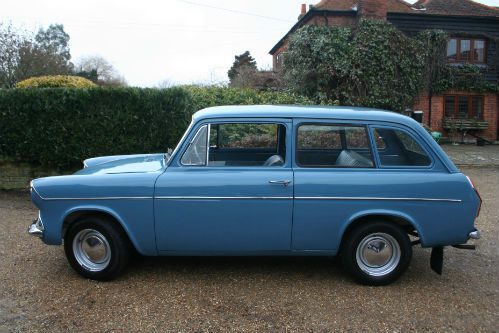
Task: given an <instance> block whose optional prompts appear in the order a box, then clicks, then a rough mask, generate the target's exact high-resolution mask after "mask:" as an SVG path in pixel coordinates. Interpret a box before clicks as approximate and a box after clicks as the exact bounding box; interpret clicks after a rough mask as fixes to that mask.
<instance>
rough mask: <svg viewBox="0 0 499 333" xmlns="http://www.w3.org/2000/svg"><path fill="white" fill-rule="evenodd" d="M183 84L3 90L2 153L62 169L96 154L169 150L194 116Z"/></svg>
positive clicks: (0, 101) (0, 112) (0, 98)
mask: <svg viewBox="0 0 499 333" xmlns="http://www.w3.org/2000/svg"><path fill="white" fill-rule="evenodd" d="M189 100H190V97H189V94H188V93H187V92H186V91H185V90H183V89H180V88H172V89H167V90H155V89H134V88H88V89H65V88H54V89H37V88H26V89H10V90H2V91H0V156H5V157H10V158H13V159H15V160H20V161H26V162H30V163H34V164H41V165H46V166H51V167H56V168H60V169H67V168H74V167H76V166H78V165H81V161H82V160H83V159H85V158H88V157H92V156H102V155H115V154H132V153H150V152H165V151H166V148H167V147H174V146H175V144H176V143H177V140H178V139H179V137H181V135H182V133H183V131H184V130H185V127H186V124H188V122H189V120H190V110H189V109H188V106H189Z"/></svg>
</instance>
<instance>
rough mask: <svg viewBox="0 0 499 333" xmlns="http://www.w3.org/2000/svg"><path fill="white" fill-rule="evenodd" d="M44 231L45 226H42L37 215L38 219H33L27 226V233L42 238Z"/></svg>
mask: <svg viewBox="0 0 499 333" xmlns="http://www.w3.org/2000/svg"><path fill="white" fill-rule="evenodd" d="M44 231H45V228H44V226H43V222H42V219H41V218H40V217H38V219H36V220H34V221H33V223H31V225H30V226H29V228H28V234H30V235H32V236H35V237H39V238H43V232H44Z"/></svg>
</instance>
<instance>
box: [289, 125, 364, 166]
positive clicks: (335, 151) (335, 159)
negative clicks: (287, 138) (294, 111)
mask: <svg viewBox="0 0 499 333" xmlns="http://www.w3.org/2000/svg"><path fill="white" fill-rule="evenodd" d="M296 141H297V142H296V163H297V164H298V165H299V166H301V167H312V168H313V167H315V168H321V167H322V168H333V167H339V168H341V167H343V168H370V167H373V166H374V163H373V160H372V155H371V150H370V147H369V140H368V135H367V131H366V128H365V127H364V126H352V125H329V124H307V125H301V126H300V127H298V133H297V138H296Z"/></svg>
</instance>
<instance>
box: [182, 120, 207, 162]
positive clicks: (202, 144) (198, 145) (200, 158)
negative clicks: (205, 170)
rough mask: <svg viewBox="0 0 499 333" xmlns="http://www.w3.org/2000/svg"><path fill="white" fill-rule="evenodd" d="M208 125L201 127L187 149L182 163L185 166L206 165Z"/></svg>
mask: <svg viewBox="0 0 499 333" xmlns="http://www.w3.org/2000/svg"><path fill="white" fill-rule="evenodd" d="M207 137H208V125H204V126H201V127H200V128H199V130H198V131H197V133H196V135H195V136H194V138H193V139H192V140H191V142H190V144H189V147H187V149H186V151H185V153H184V155H182V159H181V161H180V163H182V164H183V165H198V166H202V165H206V148H207Z"/></svg>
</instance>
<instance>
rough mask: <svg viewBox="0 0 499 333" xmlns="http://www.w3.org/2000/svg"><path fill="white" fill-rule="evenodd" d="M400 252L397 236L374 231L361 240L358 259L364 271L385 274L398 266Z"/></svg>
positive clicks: (374, 274) (379, 274)
mask: <svg viewBox="0 0 499 333" xmlns="http://www.w3.org/2000/svg"><path fill="white" fill-rule="evenodd" d="M400 254H401V251H400V246H399V244H398V242H397V240H396V239H395V238H393V237H392V236H391V235H389V234H385V233H374V234H370V235H367V236H366V237H364V238H363V239H362V240H361V241H360V243H359V246H358V247H357V252H356V260H357V264H358V265H359V268H360V269H361V270H362V271H363V272H365V273H367V274H369V275H371V276H383V275H386V274H389V273H391V272H392V271H393V270H394V269H395V268H396V267H397V265H398V263H399V262H400Z"/></svg>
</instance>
